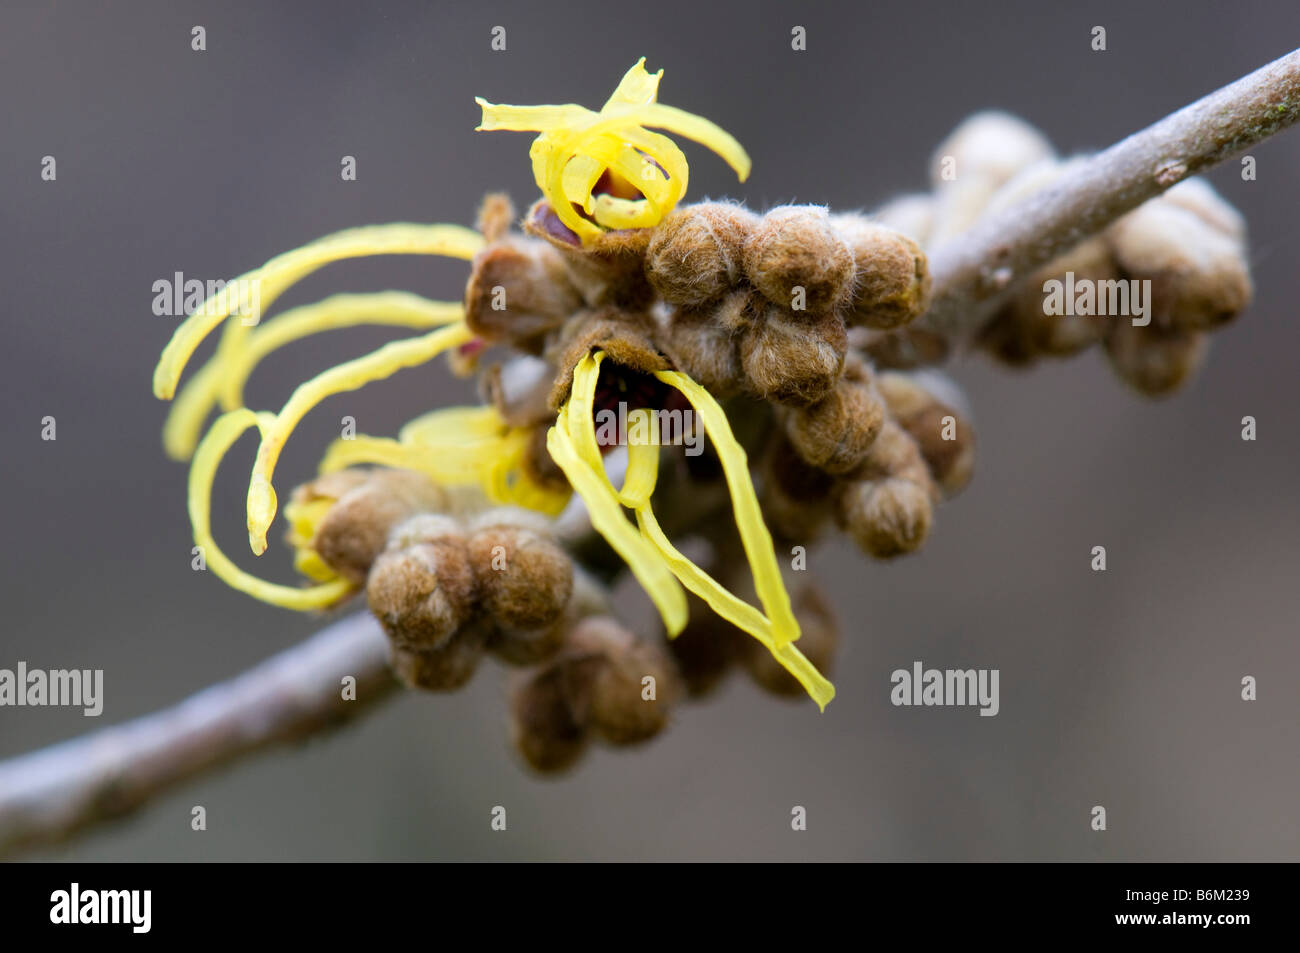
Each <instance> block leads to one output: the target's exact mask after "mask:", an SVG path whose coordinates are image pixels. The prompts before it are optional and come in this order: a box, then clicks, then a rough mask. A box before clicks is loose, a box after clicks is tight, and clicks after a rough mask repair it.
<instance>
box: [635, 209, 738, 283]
mask: <svg viewBox="0 0 1300 953" xmlns="http://www.w3.org/2000/svg"><path fill="white" fill-rule="evenodd" d="M758 221H759V219H758V216H757V215H755V214H754V213H753V212H750V211H749V210H748V209H746V208H744V207H743V206H740V205H736V204H733V203H730V202H701V203H699V204H697V205H688V206H685V207H683V208H679V209H677V210H676V211H674V212H672V213H671V214H670V215H668V216H667V217H666V218H665V219H664V220H663V221H662V222H660V223H659V225H658V226H657V227H656V228H655V229H654V236H653V237H652V238H651V239H650V245H649V248H648V249H647V252H646V262H645V267H646V276H647V277H648V278H649V279H650V284H651V285H652V286H653V287H654V289H655V290H656V291H657V292H659V294H660V295H661V296H662V297H663V299H664V300H665V301H668V302H669V303H671V304H676V305H685V306H699V305H704V304H708V303H709V302H711V301H716V300H717V299H718V298H720V297H722V296H723V295H724V294H726V293H727V292H728V291H731V290H732V289H733V288H734V287H735V286H736V283H737V282H738V281H739V280H740V279H741V276H742V268H741V255H742V252H743V249H744V245H745V240H746V238H748V237H749V234H750V233H751V232H752V231H753V229H754V227H755V226H756V225H757V223H758Z"/></svg>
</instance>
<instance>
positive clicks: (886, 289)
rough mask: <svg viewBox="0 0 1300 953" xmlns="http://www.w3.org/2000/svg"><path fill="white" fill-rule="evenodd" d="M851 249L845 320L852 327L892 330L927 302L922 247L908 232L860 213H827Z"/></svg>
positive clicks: (927, 278)
mask: <svg viewBox="0 0 1300 953" xmlns="http://www.w3.org/2000/svg"><path fill="white" fill-rule="evenodd" d="M831 224H832V226H833V227H834V228H835V229H836V230H837V231H838V232H839V234H840V235H841V236H842V237H843V238H844V240H845V241H846V242H847V243H848V246H849V249H850V250H851V251H852V252H853V259H854V262H855V271H854V274H855V277H854V282H853V294H852V297H851V298H850V300H849V307H848V310H847V311H846V312H845V315H844V318H845V320H846V321H847V322H848V323H849V324H850V325H865V326H866V327H870V328H884V329H888V328H896V327H899V326H901V325H904V324H907V323H908V322H909V321H912V320H914V319H915V318H917V317H918V316H919V315H921V314H922V313H924V311H925V309H926V308H927V307H928V306H929V303H930V269H929V266H928V264H927V262H926V258H925V253H924V252H923V251H921V246H920V245H918V244H917V243H916V242H915V241H913V240H912V239H911V238H908V237H907V236H906V235H904V234H902V233H900V232H897V231H894V230H893V229H892V228H888V227H886V226H884V225H880V224H877V223H875V222H872V221H870V220H868V219H866V218H863V217H861V216H858V215H836V216H832V217H831Z"/></svg>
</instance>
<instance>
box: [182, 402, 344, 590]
mask: <svg viewBox="0 0 1300 953" xmlns="http://www.w3.org/2000/svg"><path fill="white" fill-rule="evenodd" d="M272 422H273V417H272V415H271V414H261V415H258V414H255V413H253V412H252V411H251V410H247V409H244V408H241V409H239V410H234V411H231V412H230V413H227V414H223V415H222V416H220V417H218V418H217V419H216V421H214V422H213V424H212V429H211V430H209V431H208V435H207V436H206V437H204V438H203V440H202V441H201V442H200V443H199V446H198V449H197V450H196V451H195V453H194V462H193V463H192V464H191V466H190V483H189V510H190V523H191V524H192V526H193V528H194V542H195V543H196V544H197V545H198V546H199V547H200V551H201V552H202V553H203V558H204V560H205V562H206V564H207V566H208V568H209V569H211V570H212V571H213V572H214V573H216V575H217V577H218V578H219V579H221V580H222V581H223V582H225V583H226V584H227V585H229V586H230V587H231V588H234V589H238V590H239V591H240V592H243V593H247V594H248V595H250V596H252V597H253V598H254V599H260V600H262V601H263V602H269V603H271V604H272V605H277V606H283V607H284V608H286V609H299V610H302V609H323V608H326V607H327V606H332V605H334V604H335V603H336V602H339V601H340V600H341V599H344V598H346V597H347V596H348V595H350V594H351V593H352V592H353V591H355V589H356V587H355V586H354V585H353V584H352V583H350V582H348V581H347V580H344V579H338V578H336V579H334V580H333V581H331V582H326V583H324V584H323V585H319V586H311V587H309V588H306V589H296V588H294V587H292V586H281V585H277V584H276V583H273V582H267V581H266V580H264V579H258V578H257V577H256V576H252V575H250V574H249V573H246V572H244V570H242V569H240V568H239V567H238V566H236V565H235V564H234V563H233V562H231V560H230V558H229V557H228V556H226V554H225V553H223V552H222V551H221V549H220V547H218V546H217V543H216V540H215V539H213V537H212V524H211V509H212V483H213V481H214V480H215V479H216V473H217V466H218V464H220V462H221V458H222V457H224V456H225V455H226V452H227V451H228V450H229V449H230V447H231V445H233V444H234V442H235V441H236V440H238V439H239V438H240V437H241V436H242V435H243V433H244V431H246V430H248V428H249V427H257V428H259V429H260V430H262V432H263V433H265V432H266V429H267V428H268V427H269V426H270V425H271V423H272Z"/></svg>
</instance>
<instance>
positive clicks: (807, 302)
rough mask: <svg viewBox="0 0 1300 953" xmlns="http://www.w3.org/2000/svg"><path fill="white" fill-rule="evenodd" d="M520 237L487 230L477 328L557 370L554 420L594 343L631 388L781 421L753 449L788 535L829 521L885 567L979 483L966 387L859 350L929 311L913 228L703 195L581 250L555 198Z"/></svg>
mask: <svg viewBox="0 0 1300 953" xmlns="http://www.w3.org/2000/svg"><path fill="white" fill-rule="evenodd" d="M502 201H503V200H502V199H499V198H495V197H493V198H489V200H488V203H487V205H485V209H486V208H488V207H492V206H494V205H496V204H497V203H500V202H502ZM485 215H486V213H485ZM492 217H493V218H496V219H499V218H500V213H499V212H495V211H494V212H493V213H492ZM524 231H525V234H523V235H518V234H511V233H505V232H493V233H492V234H491V236H490V238H491V240H490V241H489V243H488V245H487V247H485V249H484V250H483V251H482V252H480V253H479V255H478V256H477V258H476V259H475V261H474V270H473V274H472V276H471V278H470V281H469V287H468V291H467V294H466V320H467V323H468V324H469V326H470V328H471V329H473V330H474V331H475V332H476V333H477V334H478V335H480V336H481V337H482V338H483V339H484V340H485V341H487V342H488V343H491V344H503V345H507V346H510V347H512V348H515V349H516V350H521V351H524V352H525V353H530V354H534V355H539V356H541V357H543V358H545V359H546V360H547V361H548V363H549V364H550V366H551V367H552V369H553V371H554V374H555V383H554V386H553V387H552V391H551V396H550V408H551V409H552V411H553V410H554V409H556V408H558V407H559V406H560V405H561V404H562V403H563V401H564V399H565V398H566V397H567V395H568V392H569V386H570V383H571V379H572V368H573V366H574V364H575V363H576V360H577V359H578V358H579V357H581V355H582V354H584V353H587V352H590V351H592V350H594V349H597V348H599V349H601V350H603V351H604V352H605V353H606V354H607V356H608V358H609V360H610V361H611V362H612V363H613V364H614V365H615V366H616V367H619V368H621V369H623V370H625V371H626V372H627V374H626V379H625V381H624V383H625V384H626V385H627V386H632V387H634V388H635V387H637V386H638V384H637V383H636V382H637V381H641V382H642V383H641V384H640V385H639V386H642V387H644V386H646V384H645V383H644V382H645V381H646V380H647V376H648V375H650V374H652V373H653V372H655V371H659V370H664V369H668V368H673V369H677V370H680V371H683V372H685V373H686V374H688V375H690V377H692V378H693V379H694V380H695V381H697V382H699V383H700V384H701V385H703V386H704V387H705V388H707V389H708V390H709V392H710V393H712V394H714V395H715V396H718V397H721V398H727V399H730V400H731V401H732V406H733V407H734V408H737V409H738V410H737V412H738V413H740V414H742V415H744V414H746V413H748V414H750V415H751V416H753V415H755V414H759V415H766V416H767V417H769V418H770V426H767V427H758V428H755V429H756V430H757V432H758V433H760V435H761V437H762V439H761V440H760V441H759V442H758V443H757V444H756V445H755V446H754V447H753V448H752V450H757V451H758V453H756V454H755V453H752V452H751V455H752V456H755V457H756V459H760V460H761V461H762V466H761V468H760V471H759V472H760V474H761V475H762V476H763V478H764V479H763V488H762V496H763V505H764V515H765V516H766V517H767V519H768V521H769V525H771V526H772V528H773V529H774V531H775V532H776V533H777V535H778V536H780V537H784V538H788V539H790V540H792V541H794V542H808V541H809V540H810V538H811V537H812V536H813V535H815V533H816V530H817V528H818V527H821V526H823V525H825V523H826V522H827V521H828V518H830V517H833V518H834V520H835V521H836V522H838V524H839V525H840V526H841V527H843V528H844V529H845V530H846V531H848V532H849V533H850V534H851V536H852V537H853V539H854V540H856V541H857V542H858V544H859V545H860V546H861V548H862V549H863V550H864V551H865V552H867V553H869V554H871V555H873V556H878V557H889V556H895V555H899V554H903V553H908V552H911V551H913V550H915V549H916V548H917V547H918V546H920V545H921V543H922V542H923V541H924V539H925V537H926V534H927V532H928V531H929V527H930V524H931V521H932V507H933V505H934V504H935V503H936V502H937V501H938V500H939V499H940V498H941V497H942V496H944V495H947V494H951V493H954V492H956V491H957V490H959V489H960V488H961V487H962V486H963V485H964V484H965V482H966V480H967V479H968V478H969V476H970V473H971V466H972V461H973V438H972V433H971V425H970V421H969V416H968V414H966V413H965V412H964V410H963V408H964V401H963V400H962V399H961V397H960V394H959V393H957V392H956V389H955V387H954V386H953V385H952V384H951V383H950V382H948V381H946V380H943V379H941V378H940V377H939V376H938V375H930V377H928V378H926V377H923V376H907V375H903V374H899V373H891V374H889V375H888V376H887V377H885V378H884V379H881V375H878V374H877V373H876V372H875V371H874V370H873V362H872V358H871V357H870V355H869V354H867V353H865V352H862V351H859V350H857V349H855V348H852V347H851V346H850V333H851V332H852V331H853V330H854V329H870V330H872V331H877V332H885V331H893V330H895V329H899V328H903V327H904V326H906V325H907V324H908V323H909V322H911V321H912V320H914V319H915V318H916V317H918V316H919V315H920V314H922V313H923V312H924V310H925V307H926V305H927V302H928V295H929V286H930V279H929V274H928V271H927V268H926V260H925V255H924V253H923V252H922V251H921V248H920V246H919V245H918V244H917V242H916V241H914V240H913V239H912V238H910V237H908V236H907V235H905V234H903V233H902V232H900V231H897V230H895V229H893V228H890V227H888V226H886V225H883V224H880V223H879V222H876V221H874V220H872V219H869V218H867V217H864V216H860V215H830V214H828V213H827V211H826V210H825V209H824V208H819V207H815V206H782V207H778V208H775V209H772V210H771V211H769V212H768V213H767V214H765V215H757V214H755V213H754V212H751V211H749V210H748V209H746V208H745V207H743V206H741V205H737V204H734V203H728V202H703V203H699V204H695V205H687V206H683V207H681V208H678V209H677V210H675V211H674V212H672V213H671V214H670V215H668V216H667V217H666V218H665V219H664V220H663V221H662V222H661V223H660V224H659V225H658V226H656V227H655V228H653V229H637V230H633V231H627V232H604V233H602V234H601V235H600V236H599V237H597V238H596V239H594V240H589V241H587V242H586V243H582V242H579V241H578V239H577V236H576V235H574V234H572V233H571V232H569V231H568V230H567V229H566V228H565V226H564V225H563V224H562V223H560V222H559V220H558V218H557V217H556V216H555V214H554V212H553V211H552V210H551V209H550V207H549V205H548V204H547V202H546V201H545V200H541V201H539V202H537V203H536V204H535V205H534V206H533V208H532V209H531V210H530V211H529V213H528V214H527V216H526V217H525V220H524Z"/></svg>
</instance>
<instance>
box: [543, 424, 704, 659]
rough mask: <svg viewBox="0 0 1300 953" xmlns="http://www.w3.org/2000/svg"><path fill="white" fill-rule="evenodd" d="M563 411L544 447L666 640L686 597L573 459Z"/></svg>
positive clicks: (599, 482) (610, 492) (678, 624)
mask: <svg viewBox="0 0 1300 953" xmlns="http://www.w3.org/2000/svg"><path fill="white" fill-rule="evenodd" d="M567 416H568V408H567V406H566V407H564V408H562V409H561V410H560V415H559V418H558V419H557V420H556V422H555V426H554V427H552V428H551V429H550V431H549V432H548V433H547V435H546V447H547V449H548V450H549V451H550V453H551V457H552V459H554V460H555V463H556V465H558V466H559V468H560V469H561V470H563V471H564V475H565V476H566V477H567V478H568V480H569V483H570V484H572V486H573V489H574V490H575V491H576V492H577V493H578V495H579V496H581V497H582V500H583V502H584V503H586V504H587V511H588V513H589V514H590V516H591V525H592V526H593V527H595V529H596V531H597V532H598V533H600V535H602V536H604V537H605V539H606V541H607V542H608V543H609V545H610V546H612V547H613V549H614V551H615V552H617V553H618V554H619V556H620V557H622V559H623V561H624V562H626V563H627V565H628V568H629V569H630V570H631V571H632V575H634V576H635V577H636V579H637V581H638V582H640V583H641V587H642V588H643V589H645V591H646V594H647V595H649V596H650V600H651V601H652V602H653V603H654V604H655V608H657V609H658V610H659V614H660V616H662V618H663V620H664V626H665V628H667V630H668V633H669V635H670V636H675V635H677V634H678V633H680V632H681V631H682V629H684V628H685V627H686V620H687V607H686V594H685V593H684V592H682V588H681V585H680V584H679V583H678V582H677V580H676V579H675V578H674V577H673V575H672V573H670V572H669V571H668V569H667V567H666V566H665V564H664V560H663V558H662V557H661V556H660V555H659V553H658V552H657V551H656V550H655V549H654V547H652V546H651V545H650V544H649V543H647V542H646V540H645V539H643V538H642V537H641V535H640V534H639V533H638V532H637V531H636V530H635V529H633V528H632V524H631V523H629V522H628V520H627V517H626V516H624V515H623V509H622V507H621V506H620V505H619V502H618V497H617V496H616V495H615V492H614V488H613V487H612V486H610V484H609V478H608V477H607V476H605V474H604V471H603V470H601V471H600V473H597V472H596V471H594V470H592V468H591V467H590V466H589V465H588V464H587V462H586V461H585V460H583V459H582V457H581V456H580V455H579V454H578V451H577V450H576V449H575V447H574V446H573V441H572V439H571V437H570V436H569V421H568V420H567V419H566V418H567ZM588 419H590V418H588Z"/></svg>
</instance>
